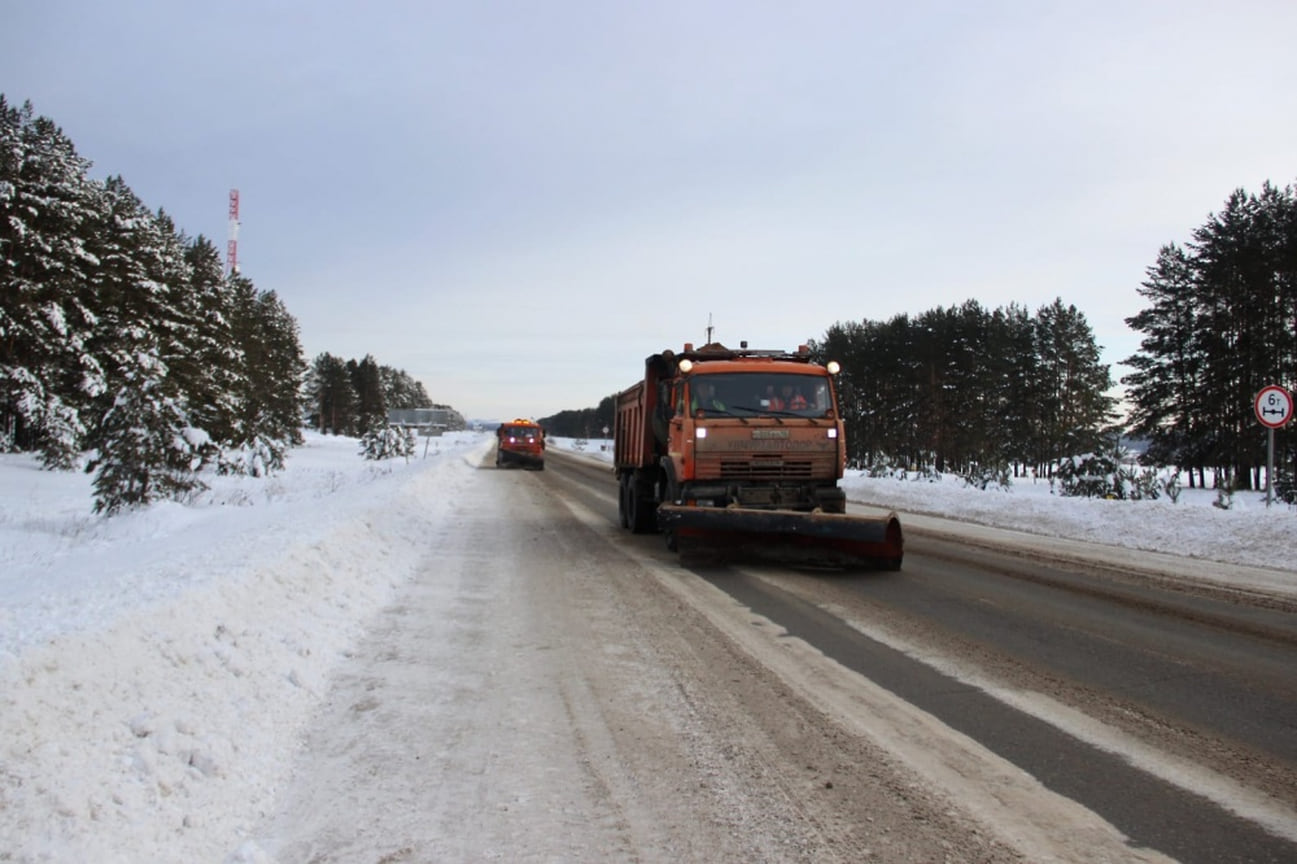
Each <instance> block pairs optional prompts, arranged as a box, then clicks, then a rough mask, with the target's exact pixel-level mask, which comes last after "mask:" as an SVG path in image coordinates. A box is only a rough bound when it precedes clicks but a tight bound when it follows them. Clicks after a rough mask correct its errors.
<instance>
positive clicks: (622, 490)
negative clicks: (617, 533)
mask: <svg viewBox="0 0 1297 864" xmlns="http://www.w3.org/2000/svg"><path fill="white" fill-rule="evenodd" d="M628 486H629V484H628V483H627V482H626V475H625V474H623V475H622V476H621V479H619V480H618V481H617V521H618V522H620V523H621V527H623V528H629V527H630V514H629V512H628V511H629V510H630V505H629V504H628V503H627V501H626V497H627V494H628V493H627V490H628Z"/></svg>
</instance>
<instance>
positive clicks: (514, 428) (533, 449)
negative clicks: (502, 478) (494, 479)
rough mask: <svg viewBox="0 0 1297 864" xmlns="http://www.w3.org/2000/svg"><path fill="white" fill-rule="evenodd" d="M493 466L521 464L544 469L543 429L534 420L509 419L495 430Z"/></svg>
mask: <svg viewBox="0 0 1297 864" xmlns="http://www.w3.org/2000/svg"><path fill="white" fill-rule="evenodd" d="M495 439H496V440H495V467H497V468H500V467H503V466H506V465H521V466H523V467H524V468H535V469H536V470H537V471H543V470H545V430H544V429H542V428H541V427H540V426H539V425H538V424H537V423H536V422H535V421H532V420H523V419H522V418H518V419H517V420H510V421H509V422H508V423H501V424H500V426H499V428H497V429H496V430H495Z"/></svg>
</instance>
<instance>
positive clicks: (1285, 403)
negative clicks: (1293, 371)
mask: <svg viewBox="0 0 1297 864" xmlns="http://www.w3.org/2000/svg"><path fill="white" fill-rule="evenodd" d="M1252 408H1253V410H1254V411H1256V419H1257V420H1259V421H1261V425H1262V426H1264V427H1266V432H1267V434H1266V437H1267V439H1269V440H1268V443H1267V446H1266V457H1265V506H1266V507H1269V506H1270V502H1271V501H1272V500H1273V499H1274V430H1276V429H1282V428H1283V427H1284V426H1286V425H1288V421H1289V420H1291V419H1292V410H1293V403H1292V394H1291V393H1289V392H1288V391H1287V390H1286V389H1284V388H1283V387H1280V386H1279V385H1278V384H1270V385H1268V386H1265V387H1262V388H1261V392H1260V393H1258V394H1256V400H1255V401H1254V402H1253V403H1252Z"/></svg>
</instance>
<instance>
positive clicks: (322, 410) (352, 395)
mask: <svg viewBox="0 0 1297 864" xmlns="http://www.w3.org/2000/svg"><path fill="white" fill-rule="evenodd" d="M310 377H311V381H312V384H311V387H312V389H311V390H310V391H309V392H308V394H307V395H308V396H309V397H310V404H311V405H312V412H313V416H314V418H315V421H314V422H315V426H316V428H317V429H319V430H320V433H321V434H325V433H330V434H333V435H350V434H352V430H354V429H355V428H356V426H357V425H358V424H357V420H356V404H357V400H356V390H355V388H354V387H353V386H352V383H351V374H350V373H349V372H348V371H347V363H346V361H344V360H342V359H341V358H339V357H335V356H333V355H332V354H328V353H324V354H320V355H319V356H317V357H316V358H315V362H314V363H313V364H312V366H311V375H310Z"/></svg>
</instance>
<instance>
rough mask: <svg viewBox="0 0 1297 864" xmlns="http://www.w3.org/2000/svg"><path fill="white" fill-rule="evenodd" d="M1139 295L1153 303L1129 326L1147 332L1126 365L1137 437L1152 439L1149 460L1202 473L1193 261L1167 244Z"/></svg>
mask: <svg viewBox="0 0 1297 864" xmlns="http://www.w3.org/2000/svg"><path fill="white" fill-rule="evenodd" d="M1147 273H1148V278H1147V279H1146V280H1145V281H1144V282H1143V283H1142V285H1141V287H1140V289H1139V293H1140V296H1141V297H1144V298H1145V299H1146V300H1148V301H1149V303H1150V304H1151V305H1150V306H1149V307H1147V308H1146V309H1144V310H1143V311H1141V312H1140V313H1139V314H1137V315H1134V316H1132V317H1130V318H1127V319H1126V324H1127V325H1128V326H1129V327H1130V328H1131V329H1132V330H1135V331H1136V332H1139V333H1143V334H1145V335H1144V338H1143V339H1142V340H1141V341H1140V350H1139V352H1138V353H1136V354H1134V355H1132V356H1130V357H1128V358H1126V359H1125V360H1124V361H1123V362H1124V363H1125V364H1126V365H1127V366H1129V367H1131V368H1132V369H1134V370H1135V371H1134V372H1132V373H1130V374H1129V375H1126V376H1125V377H1124V378H1122V383H1123V384H1125V385H1126V386H1127V387H1128V388H1129V389H1128V390H1127V397H1128V399H1129V400H1130V402H1131V406H1132V408H1131V414H1130V418H1129V423H1130V431H1131V432H1132V434H1135V435H1139V436H1144V437H1147V438H1148V439H1149V446H1148V449H1147V451H1146V452H1145V459H1146V461H1149V462H1151V463H1152V464H1154V465H1178V466H1181V467H1183V468H1187V469H1189V470H1190V475H1189V476H1190V482H1191V483H1192V482H1193V468H1194V467H1197V468H1199V470H1200V471H1201V468H1202V466H1203V465H1204V464H1205V463H1204V459H1205V458H1206V457H1207V452H1206V442H1205V439H1204V437H1203V428H1202V422H1201V419H1200V418H1201V417H1202V413H1201V408H1202V406H1201V405H1200V395H1199V392H1200V390H1201V381H1202V374H1203V369H1204V366H1205V357H1204V355H1203V353H1202V342H1201V339H1200V338H1199V337H1200V335H1201V328H1200V326H1199V324H1198V321H1197V314H1196V306H1195V293H1196V288H1195V285H1194V272H1193V266H1192V262H1191V261H1190V260H1189V257H1188V255H1187V254H1186V253H1185V251H1184V250H1183V249H1182V248H1180V247H1179V246H1177V245H1175V244H1168V245H1166V246H1163V247H1162V249H1161V250H1160V251H1159V252H1158V257H1157V262H1156V263H1155V264H1154V265H1153V266H1151V267H1149V268H1148V271H1147Z"/></svg>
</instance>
